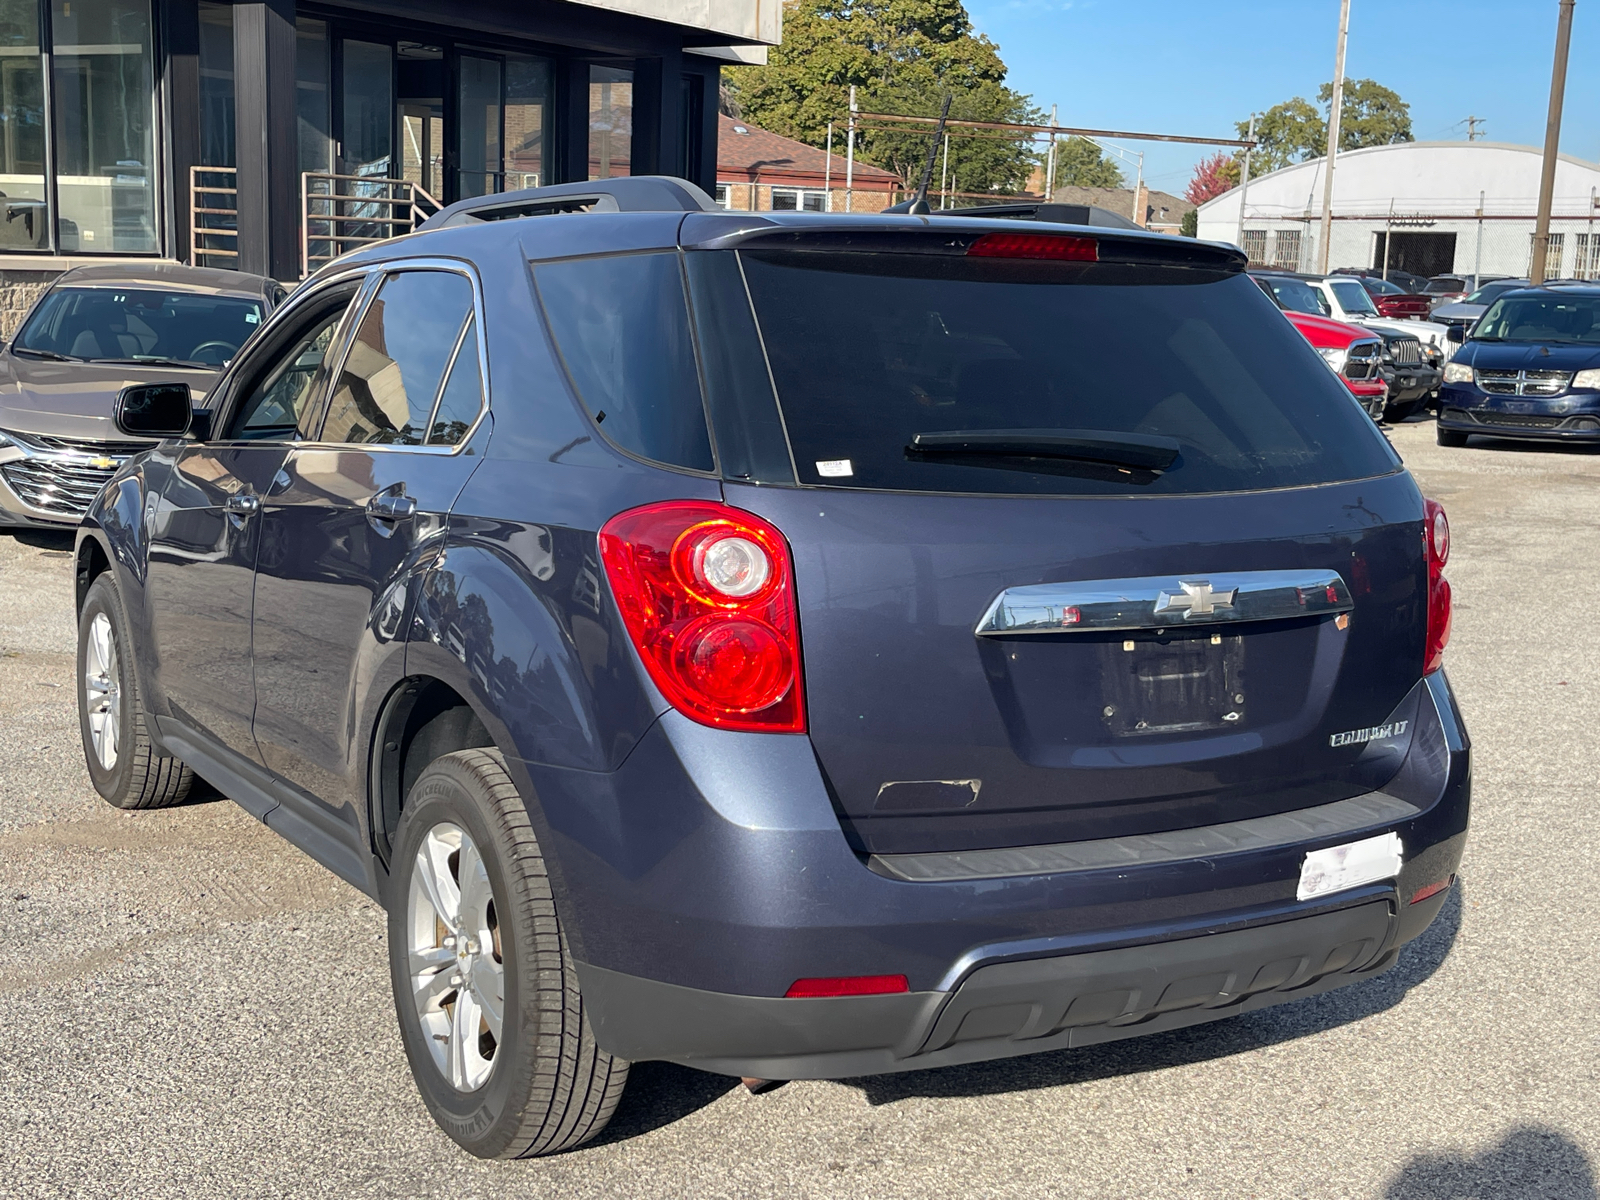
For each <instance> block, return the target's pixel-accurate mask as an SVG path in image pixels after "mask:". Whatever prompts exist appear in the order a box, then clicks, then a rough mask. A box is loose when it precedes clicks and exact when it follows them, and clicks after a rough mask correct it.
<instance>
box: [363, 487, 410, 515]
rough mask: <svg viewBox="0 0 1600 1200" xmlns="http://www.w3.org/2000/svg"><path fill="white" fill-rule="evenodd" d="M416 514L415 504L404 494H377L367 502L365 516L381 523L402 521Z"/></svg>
mask: <svg viewBox="0 0 1600 1200" xmlns="http://www.w3.org/2000/svg"><path fill="white" fill-rule="evenodd" d="M416 513H417V502H416V501H415V500H414V499H412V498H411V497H410V496H407V495H406V494H405V493H404V492H379V493H378V494H377V495H376V496H374V497H373V498H372V499H370V500H368V501H367V515H368V516H369V517H377V518H378V519H380V520H383V521H403V520H404V519H405V518H407V517H412V516H415V515H416Z"/></svg>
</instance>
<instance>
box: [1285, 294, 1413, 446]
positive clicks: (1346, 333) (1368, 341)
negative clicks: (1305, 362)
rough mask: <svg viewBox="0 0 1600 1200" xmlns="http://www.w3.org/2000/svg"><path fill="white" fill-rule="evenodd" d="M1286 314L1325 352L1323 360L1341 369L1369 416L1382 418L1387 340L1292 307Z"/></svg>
mask: <svg viewBox="0 0 1600 1200" xmlns="http://www.w3.org/2000/svg"><path fill="white" fill-rule="evenodd" d="M1283 315H1284V316H1285V317H1287V318H1288V319H1289V323H1290V324H1291V325H1293V326H1294V327H1295V328H1296V329H1298V330H1299V331H1300V333H1301V336H1303V337H1304V338H1305V339H1306V341H1308V342H1310V343H1311V346H1312V349H1314V350H1315V351H1316V352H1317V353H1318V354H1320V355H1322V358H1323V361H1324V362H1326V363H1327V364H1328V365H1329V366H1330V367H1332V368H1333V369H1334V370H1335V371H1336V372H1338V374H1339V377H1340V378H1341V379H1343V380H1344V382H1345V386H1346V387H1348V388H1349V389H1350V391H1351V393H1352V394H1353V395H1354V396H1355V398H1356V399H1357V400H1359V401H1360V402H1361V407H1362V408H1364V409H1366V410H1367V413H1368V415H1370V416H1371V417H1372V419H1373V420H1374V421H1381V420H1382V419H1383V408H1384V402H1385V400H1386V399H1387V397H1388V392H1389V387H1388V385H1387V384H1386V383H1384V381H1383V376H1382V373H1381V372H1380V370H1379V363H1380V361H1381V360H1382V358H1383V343H1382V342H1381V341H1379V340H1378V338H1376V337H1375V336H1373V333H1372V330H1370V329H1363V328H1361V326H1359V325H1346V324H1345V323H1344V322H1343V321H1330V320H1329V319H1328V318H1327V317H1317V316H1313V315H1312V314H1310V313H1302V312H1293V311H1291V310H1288V309H1284V310H1283Z"/></svg>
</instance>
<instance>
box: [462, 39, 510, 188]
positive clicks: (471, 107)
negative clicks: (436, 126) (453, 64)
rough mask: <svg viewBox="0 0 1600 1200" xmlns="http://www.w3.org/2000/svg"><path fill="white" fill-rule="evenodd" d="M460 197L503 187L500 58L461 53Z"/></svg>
mask: <svg viewBox="0 0 1600 1200" xmlns="http://www.w3.org/2000/svg"><path fill="white" fill-rule="evenodd" d="M459 114H460V116H459V121H460V129H461V154H460V162H461V168H460V171H459V174H458V180H457V195H458V197H459V198H460V199H463V200H464V199H466V198H467V197H469V196H487V195H489V194H490V193H491V192H498V191H499V190H500V60H499V59H496V58H479V57H478V56H477V55H473V54H463V55H462V56H461V91H460V95H459Z"/></svg>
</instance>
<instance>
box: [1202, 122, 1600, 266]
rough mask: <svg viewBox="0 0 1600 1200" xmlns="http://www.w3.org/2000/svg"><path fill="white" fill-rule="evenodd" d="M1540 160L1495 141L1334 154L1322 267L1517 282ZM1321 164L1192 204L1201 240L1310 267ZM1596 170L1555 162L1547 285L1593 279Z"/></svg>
mask: <svg viewBox="0 0 1600 1200" xmlns="http://www.w3.org/2000/svg"><path fill="white" fill-rule="evenodd" d="M1540 161H1541V154H1540V151H1539V150H1538V149H1537V148H1535V147H1532V146H1512V145H1507V144H1504V143H1499V142H1402V143H1400V144H1398V145H1393V146H1374V147H1371V148H1370V149H1366V150H1351V151H1347V152H1345V153H1343V154H1341V155H1339V158H1338V162H1337V164H1336V166H1335V168H1334V174H1333V205H1332V212H1333V222H1332V230H1333V233H1332V236H1331V239H1330V242H1331V250H1330V253H1329V256H1328V267H1329V269H1330V270H1331V269H1333V268H1335V267H1372V268H1376V269H1378V270H1382V269H1383V266H1384V257H1385V250H1386V249H1387V250H1388V266H1389V268H1390V269H1391V270H1401V271H1410V272H1412V273H1413V274H1416V275H1443V274H1449V273H1460V274H1467V273H1470V274H1496V275H1518V276H1520V275H1526V274H1527V272H1528V267H1529V265H1530V263H1531V257H1530V255H1531V248H1532V240H1533V229H1534V215H1535V213H1536V212H1537V211H1538V201H1539V168H1540ZM1324 165H1325V160H1323V159H1321V158H1317V159H1313V160H1311V161H1310V162H1303V163H1295V164H1294V165H1293V166H1289V167H1285V168H1284V169H1283V170H1281V171H1274V172H1272V173H1271V174H1269V175H1263V176H1261V177H1260V178H1259V179H1252V180H1250V181H1249V184H1248V186H1247V187H1246V188H1245V189H1243V190H1244V192H1245V193H1246V195H1245V197H1244V201H1245V203H1244V221H1243V223H1242V226H1241V222H1240V220H1239V200H1240V191H1241V189H1239V188H1234V189H1233V190H1231V191H1228V192H1224V193H1223V194H1222V195H1220V196H1218V197H1217V198H1216V199H1214V200H1209V201H1207V202H1206V203H1205V204H1202V205H1201V206H1200V209H1199V214H1198V232H1199V236H1200V237H1202V238H1205V239H1208V240H1214V241H1220V242H1233V243H1235V244H1237V245H1240V246H1242V247H1243V249H1244V250H1245V251H1246V252H1247V253H1248V254H1249V255H1250V261H1251V262H1252V263H1257V264H1262V265H1270V266H1276V267H1285V268H1288V269H1290V270H1299V271H1315V270H1317V268H1318V265H1319V261H1320V256H1319V254H1318V251H1317V239H1318V237H1319V236H1320V234H1321V222H1322V193H1323V168H1324ZM1597 200H1600V163H1588V162H1584V161H1583V160H1581V159H1577V158H1572V157H1570V156H1569V155H1565V154H1563V155H1561V156H1560V158H1559V160H1558V161H1557V163H1556V184H1555V200H1554V204H1553V205H1552V219H1551V222H1550V231H1551V238H1550V248H1549V258H1548V260H1547V266H1546V270H1545V275H1546V277H1547V278H1551V279H1559V278H1576V279H1594V278H1596V277H1600V227H1597V224H1596V218H1597V217H1600V208H1597V207H1596V202H1597Z"/></svg>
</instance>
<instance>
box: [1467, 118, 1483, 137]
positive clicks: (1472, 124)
mask: <svg viewBox="0 0 1600 1200" xmlns="http://www.w3.org/2000/svg"><path fill="white" fill-rule="evenodd" d="M1482 124H1483V118H1482V117H1468V118H1467V121H1466V125H1467V141H1469V142H1475V141H1477V140H1478V139H1479V138H1481V137H1482V136H1483V134H1481V133H1479V132H1478V126H1479V125H1482Z"/></svg>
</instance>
